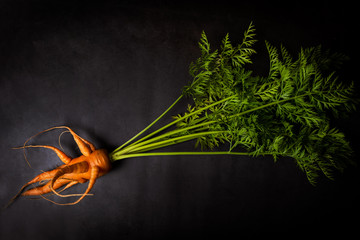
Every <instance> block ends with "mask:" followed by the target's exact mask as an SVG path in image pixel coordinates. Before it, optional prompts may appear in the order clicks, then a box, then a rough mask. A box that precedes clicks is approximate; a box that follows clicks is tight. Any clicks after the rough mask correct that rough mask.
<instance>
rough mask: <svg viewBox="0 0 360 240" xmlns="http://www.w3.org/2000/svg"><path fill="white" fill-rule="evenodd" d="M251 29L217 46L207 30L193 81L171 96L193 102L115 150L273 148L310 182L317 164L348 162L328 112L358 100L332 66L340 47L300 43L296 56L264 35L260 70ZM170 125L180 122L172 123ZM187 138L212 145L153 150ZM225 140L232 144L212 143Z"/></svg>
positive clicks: (269, 151)
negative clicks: (261, 71) (265, 69)
mask: <svg viewBox="0 0 360 240" xmlns="http://www.w3.org/2000/svg"><path fill="white" fill-rule="evenodd" d="M254 37H255V29H254V26H253V25H252V24H250V26H249V28H248V29H247V30H246V31H245V33H244V37H243V40H242V42H241V43H240V44H238V45H232V44H231V42H230V40H229V35H226V36H225V38H224V39H223V41H222V43H221V46H220V48H219V50H214V51H212V50H211V48H210V43H209V41H208V39H207V36H206V34H205V33H204V32H203V33H202V34H201V39H200V42H199V47H200V51H201V56H200V57H199V58H198V59H197V60H196V61H194V62H193V63H191V64H190V69H189V72H190V75H191V76H192V81H191V82H190V83H189V84H188V85H187V86H185V87H184V89H183V93H182V95H181V96H180V97H179V98H178V99H177V100H176V101H175V103H174V104H176V103H177V102H178V101H179V100H180V99H181V98H182V97H183V96H185V97H188V98H191V99H192V100H193V104H192V105H189V106H188V108H187V111H185V113H183V114H179V115H177V116H175V117H173V118H174V120H173V121H172V122H171V123H169V124H167V125H165V126H164V127H162V128H160V129H158V130H156V131H154V132H152V133H150V134H149V135H147V136H145V137H143V138H142V139H140V140H138V141H136V142H135V143H132V144H130V145H128V146H125V145H127V143H126V144H124V145H123V146H121V147H119V148H118V149H117V150H115V151H114V152H113V153H112V155H111V156H112V158H113V159H114V160H118V159H123V158H126V157H132V156H152V155H176V154H178V155H180V154H183V155H186V154H202V153H205V154H237V155H252V156H258V155H272V156H273V157H274V158H275V160H276V159H277V158H278V157H279V156H287V157H292V158H294V159H295V160H296V162H297V164H298V166H299V167H300V168H301V169H302V170H303V171H304V172H305V173H306V175H307V178H308V180H309V181H310V183H312V184H315V183H316V178H317V176H318V175H319V173H320V172H322V173H323V174H324V175H325V176H327V177H329V178H333V170H334V169H338V170H343V169H344V167H345V166H346V165H347V164H348V163H349V162H351V161H350V159H351V158H350V156H351V153H352V150H351V148H350V144H349V142H348V141H347V140H346V139H345V136H344V134H343V133H342V132H341V131H340V130H338V129H336V128H333V127H332V126H331V125H330V116H331V115H334V116H339V115H340V113H342V112H344V111H351V110H354V109H355V101H354V100H353V97H352V95H353V91H354V86H353V84H350V85H345V84H343V83H341V82H340V81H339V80H338V78H337V77H336V76H335V72H330V71H329V70H330V69H331V67H330V66H331V65H332V64H335V65H336V64H337V63H339V62H341V61H339V59H341V58H340V57H339V56H340V55H336V54H330V53H329V52H325V53H323V52H322V51H321V47H314V48H307V49H301V51H300V53H299V55H298V57H297V59H295V60H294V59H293V57H292V56H291V55H290V54H289V53H288V51H287V50H286V49H285V48H284V47H283V46H281V47H280V50H279V49H277V48H276V47H274V46H272V45H271V44H270V43H268V42H266V47H267V51H268V54H269V59H270V66H269V74H268V76H265V77H263V76H256V75H254V74H253V72H252V71H250V70H247V69H246V64H250V63H252V62H251V55H253V54H254V53H255V50H254V49H253V48H252V47H253V45H254V44H255V42H256V40H255V39H254ZM334 59H335V60H337V61H332V60H334ZM174 104H173V105H174ZM173 105H172V106H173ZM172 106H170V108H169V109H171V108H172ZM169 109H167V110H166V111H165V112H164V113H163V114H162V115H161V116H160V117H159V118H161V117H162V116H163V115H164V114H165V113H166V112H167V111H168V110H169ZM159 118H158V119H159ZM158 119H157V120H156V121H154V122H153V123H152V124H150V125H149V126H148V127H147V128H146V129H144V130H143V131H142V132H140V133H139V134H141V133H143V132H144V131H145V130H147V129H148V128H149V127H150V126H152V125H153V124H154V123H155V122H157V121H158ZM171 126H172V127H175V128H174V129H172V130H169V129H170V127H171ZM165 130H167V131H166V132H165V133H164V131H165ZM139 134H138V135H139ZM138 135H136V136H135V137H137V136H138ZM131 140H132V139H131ZM190 140H195V142H196V143H195V144H196V146H198V145H199V146H201V149H202V150H203V151H204V149H209V151H206V152H176V153H161V154H156V153H148V152H149V151H152V150H154V149H158V148H162V147H166V146H169V145H173V144H177V143H180V142H184V141H190ZM223 144H227V145H228V151H226V152H219V151H214V149H215V148H217V147H219V146H221V145H223Z"/></svg>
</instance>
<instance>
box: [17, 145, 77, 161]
mask: <svg viewBox="0 0 360 240" xmlns="http://www.w3.org/2000/svg"><path fill="white" fill-rule="evenodd" d="M21 148H24V149H25V148H47V149H50V150H53V151H54V152H55V153H56V155H57V156H58V157H59V158H60V160H61V161H62V162H63V163H65V164H69V163H70V162H71V160H72V158H70V157H69V156H67V155H66V154H65V153H64V152H63V151H61V150H60V149H58V148H56V147H53V146H48V145H26V146H25V145H24V146H23V147H19V148H13V149H21Z"/></svg>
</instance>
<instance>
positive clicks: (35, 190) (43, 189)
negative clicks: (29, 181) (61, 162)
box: [22, 179, 71, 196]
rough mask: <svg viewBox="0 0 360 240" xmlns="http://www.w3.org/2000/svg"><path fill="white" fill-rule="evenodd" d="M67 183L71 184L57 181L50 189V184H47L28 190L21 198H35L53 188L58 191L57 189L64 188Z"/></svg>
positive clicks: (65, 180)
mask: <svg viewBox="0 0 360 240" xmlns="http://www.w3.org/2000/svg"><path fill="white" fill-rule="evenodd" d="M69 182H71V180H68V179H58V181H56V183H54V184H53V185H52V187H50V185H51V182H48V183H46V184H45V185H42V186H39V187H35V188H32V189H29V190H27V191H26V192H24V193H23V194H22V195H23V196H36V195H43V194H47V193H49V192H51V191H52V189H51V188H53V189H54V190H55V189H58V188H60V187H62V186H64V185H65V184H68V183H69Z"/></svg>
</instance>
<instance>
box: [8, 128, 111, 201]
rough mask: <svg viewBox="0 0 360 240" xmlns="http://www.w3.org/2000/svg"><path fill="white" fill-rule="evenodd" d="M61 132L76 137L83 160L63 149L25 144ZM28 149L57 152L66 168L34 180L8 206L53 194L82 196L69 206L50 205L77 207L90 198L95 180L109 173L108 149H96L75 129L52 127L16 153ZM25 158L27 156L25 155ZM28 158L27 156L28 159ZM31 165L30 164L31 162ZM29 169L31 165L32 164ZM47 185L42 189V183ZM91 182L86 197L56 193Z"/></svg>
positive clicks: (60, 168) (41, 175)
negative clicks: (29, 198) (16, 201)
mask: <svg viewBox="0 0 360 240" xmlns="http://www.w3.org/2000/svg"><path fill="white" fill-rule="evenodd" d="M59 128H66V129H67V130H68V131H69V132H70V134H71V135H72V136H73V138H74V140H75V142H76V144H77V146H78V147H79V149H80V152H81V154H82V155H81V156H79V157H77V158H74V159H71V158H70V157H69V156H67V155H66V154H65V153H64V152H63V151H61V150H60V149H58V148H56V147H53V146H47V145H26V143H27V142H28V141H29V140H30V139H32V138H34V137H35V136H38V135H39V134H41V133H44V132H48V131H50V130H53V129H59ZM25 148H46V149H50V150H52V151H54V152H55V153H56V154H57V156H58V157H59V159H60V160H61V161H62V162H63V163H64V164H63V165H61V166H59V167H57V168H55V169H53V170H50V171H46V172H43V173H41V174H39V175H38V176H36V177H35V178H33V179H32V180H31V181H29V182H27V183H26V184H25V185H24V186H23V187H22V188H21V189H20V191H19V193H18V194H16V195H15V197H14V198H13V199H11V201H10V202H9V204H8V206H9V205H10V204H11V203H12V202H13V201H14V200H15V199H16V198H18V197H19V196H20V195H22V196H42V197H43V198H44V199H46V200H49V199H47V198H45V197H44V196H43V195H44V194H47V193H54V194H55V195H57V196H60V197H71V196H79V195H80V198H78V199H77V200H76V201H74V202H70V203H57V202H54V201H51V200H49V201H51V202H53V203H55V204H58V205H74V204H77V203H79V202H80V201H81V200H82V199H83V198H84V197H85V196H87V195H89V192H90V190H91V189H92V187H93V186H94V184H95V182H96V179H97V178H98V177H101V176H103V175H104V174H106V173H107V172H108V171H109V170H110V166H111V165H110V160H109V157H108V153H107V151H106V150H105V149H96V148H95V146H94V145H93V144H92V143H90V142H89V141H87V140H85V139H83V138H82V137H80V136H79V135H77V134H76V133H75V132H74V131H73V130H72V129H70V128H69V127H66V126H60V127H53V128H49V129H46V130H44V131H42V132H40V133H38V134H36V135H34V136H32V137H30V138H29V139H28V140H26V141H25V143H24V145H23V146H22V147H19V148H15V149H25ZM24 154H25V153H24ZM25 157H26V155H25ZM28 163H29V162H28ZM29 165H30V163H29ZM43 182H47V183H46V184H43V185H41V183H43ZM85 182H89V184H88V187H87V189H86V191H85V192H84V193H83V194H70V195H62V194H60V193H59V192H57V191H56V189H59V188H61V187H63V186H64V185H66V186H65V187H64V189H63V190H65V189H67V188H69V187H71V186H73V185H75V184H77V183H85ZM35 183H40V186H37V187H34V188H31V189H28V190H27V191H25V192H23V191H24V190H25V189H26V188H27V187H28V186H29V185H32V184H35Z"/></svg>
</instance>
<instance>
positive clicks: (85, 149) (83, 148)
mask: <svg viewBox="0 0 360 240" xmlns="http://www.w3.org/2000/svg"><path fill="white" fill-rule="evenodd" d="M65 128H66V129H68V130H69V132H70V133H71V135H72V136H73V138H74V140H75V142H76V144H77V145H78V147H79V149H80V152H81V153H82V154H83V155H84V156H89V155H90V154H91V153H92V152H93V151H95V146H94V145H93V144H92V143H90V142H89V141H87V140H85V139H83V138H82V137H80V136H79V135H77V134H76V133H75V132H74V131H73V130H72V129H71V128H69V127H65Z"/></svg>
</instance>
